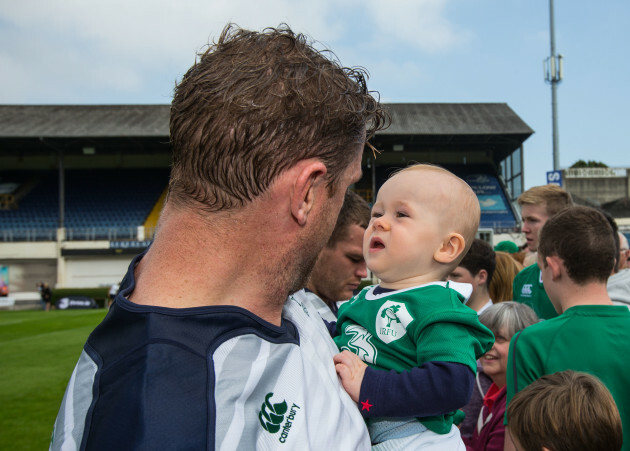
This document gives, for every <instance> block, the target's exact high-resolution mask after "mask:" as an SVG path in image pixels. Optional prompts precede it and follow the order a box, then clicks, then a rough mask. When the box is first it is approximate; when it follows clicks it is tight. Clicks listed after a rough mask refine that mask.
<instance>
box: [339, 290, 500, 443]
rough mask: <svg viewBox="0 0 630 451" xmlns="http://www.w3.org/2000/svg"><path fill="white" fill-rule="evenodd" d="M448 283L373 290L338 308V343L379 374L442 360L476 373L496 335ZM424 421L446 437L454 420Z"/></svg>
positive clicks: (449, 418) (450, 415)
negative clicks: (479, 360) (390, 290)
mask: <svg viewBox="0 0 630 451" xmlns="http://www.w3.org/2000/svg"><path fill="white" fill-rule="evenodd" d="M449 284H452V282H448V283H447V282H436V283H433V284H428V285H423V286H420V287H414V288H409V289H406V290H399V291H392V292H386V293H381V294H378V295H375V294H374V288H375V287H374V286H371V287H366V288H364V289H363V290H362V291H361V292H360V293H359V294H358V295H356V296H355V297H353V298H352V299H351V300H350V301H349V302H346V303H345V304H343V305H342V306H341V307H340V308H339V314H338V320H337V331H338V332H339V335H338V336H337V337H335V343H336V344H337V346H338V347H339V349H340V350H349V351H351V352H352V353H354V354H356V355H358V356H359V357H360V358H361V359H362V360H363V361H364V362H366V363H367V364H368V365H370V366H371V367H373V368H376V369H381V370H396V371H398V372H402V371H408V370H410V369H412V368H414V367H419V366H421V365H422V364H423V363H426V362H430V361H439V362H455V363H461V364H464V365H467V366H468V367H469V368H470V370H471V371H472V372H473V373H475V372H476V369H477V364H476V361H477V359H478V358H479V357H481V356H482V355H483V354H484V353H486V352H487V351H488V350H490V348H491V347H492V344H493V343H494V335H493V334H492V332H490V330H489V329H487V328H486V327H485V326H483V325H482V324H481V323H480V322H479V319H478V316H477V313H476V312H475V311H474V310H472V309H471V308H469V307H466V306H465V305H464V304H463V297H462V296H461V295H460V294H459V293H457V291H455V290H453V289H451V288H449V287H448V285H449ZM420 421H421V422H422V423H423V424H424V425H425V426H426V427H427V428H429V429H431V430H432V431H434V432H437V433H440V434H444V433H446V432H448V431H449V430H450V428H451V425H452V423H453V415H452V413H451V414H448V415H442V416H438V417H426V418H420Z"/></svg>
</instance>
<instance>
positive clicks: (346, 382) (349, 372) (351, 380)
mask: <svg viewBox="0 0 630 451" xmlns="http://www.w3.org/2000/svg"><path fill="white" fill-rule="evenodd" d="M334 361H335V370H337V374H338V375H339V377H340V378H341V384H342V385H343V388H345V390H346V392H348V394H349V395H350V397H351V398H352V400H353V401H354V402H359V395H360V393H361V382H363V375H364V374H365V368H367V365H366V364H365V362H363V360H361V359H360V358H359V357H357V356H356V355H355V354H353V353H351V352H350V351H341V353H340V354H337V355H336V356H335V357H334Z"/></svg>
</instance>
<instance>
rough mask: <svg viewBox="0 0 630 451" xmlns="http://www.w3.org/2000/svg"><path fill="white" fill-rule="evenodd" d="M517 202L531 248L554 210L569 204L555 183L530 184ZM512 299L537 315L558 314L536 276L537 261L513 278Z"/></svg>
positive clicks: (556, 211)
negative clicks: (529, 308) (531, 186)
mask: <svg viewBox="0 0 630 451" xmlns="http://www.w3.org/2000/svg"><path fill="white" fill-rule="evenodd" d="M517 202H518V204H519V205H520V206H521V218H522V220H523V226H522V228H521V230H522V232H523V234H525V239H526V240H527V248H528V249H529V250H530V251H531V252H536V251H537V250H538V234H539V232H540V229H542V227H543V226H544V225H545V223H546V222H547V220H548V219H549V218H551V217H552V216H553V215H555V214H556V213H558V212H560V211H562V210H564V209H565V208H567V207H570V206H572V205H573V199H572V198H571V195H570V194H569V193H568V192H566V191H565V190H563V189H562V188H560V187H559V186H557V185H542V186H534V187H533V188H530V189H528V190H527V191H525V192H524V193H523V194H521V195H520V196H519V197H518V200H517ZM512 291H513V293H514V300H515V301H516V302H521V303H523V304H527V305H529V306H530V307H531V308H532V309H534V311H535V312H536V314H537V315H538V317H539V318H541V319H549V318H554V317H556V316H558V314H557V313H556V311H555V309H554V308H553V305H552V304H551V301H549V296H547V293H546V292H545V287H544V286H543V283H542V278H541V276H540V269H539V268H538V265H537V264H536V263H534V264H533V265H530V266H527V267H526V268H525V269H523V270H522V271H521V272H520V273H518V274H517V275H516V277H515V278H514V284H513V290H512Z"/></svg>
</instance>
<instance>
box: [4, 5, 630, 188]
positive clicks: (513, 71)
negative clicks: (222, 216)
mask: <svg viewBox="0 0 630 451" xmlns="http://www.w3.org/2000/svg"><path fill="white" fill-rule="evenodd" d="M227 22H235V23H237V24H239V25H241V26H243V27H246V28H253V29H261V28H264V27H266V26H275V25H278V24H279V23H281V22H286V23H288V24H289V25H290V26H291V27H292V28H293V29H294V30H295V31H300V32H305V33H307V34H308V35H310V36H311V37H313V38H314V39H316V40H317V41H319V42H321V43H322V44H323V45H324V46H326V47H328V48H330V49H332V50H333V51H334V52H335V53H336V54H337V56H338V57H339V59H340V60H341V62H342V63H343V64H344V65H346V66H363V67H365V68H367V69H368V71H369V72H370V74H371V77H370V81H369V87H370V89H372V90H377V91H379V92H380V94H381V99H382V100H383V101H385V102H505V103H507V104H508V105H509V106H510V107H511V108H512V109H513V110H514V111H515V112H516V113H517V114H518V115H519V116H520V117H521V118H522V119H523V120H524V121H525V122H526V123H527V124H528V125H529V126H530V127H531V128H532V129H534V130H535V132H536V133H535V134H534V135H533V136H532V137H530V138H529V139H528V140H527V141H525V144H524V146H525V188H529V187H531V186H534V185H540V184H544V183H545V172H546V171H548V170H551V169H552V166H553V160H552V151H551V149H552V134H551V133H552V132H551V89H550V87H549V85H548V84H546V83H545V82H544V79H543V64H542V62H543V60H544V59H545V58H546V57H547V56H549V52H550V48H549V3H548V0H389V1H387V2H383V1H377V0H336V1H332V0H320V1H317V0H311V1H303V0H269V1H267V0H258V1H255V0H205V1H202V0H133V1H129V0H101V1H93V0H25V1H20V2H18V1H14V0H0V42H2V43H3V45H2V46H0V82H1V86H2V89H0V103H1V104H116V103H121V104H144V103H151V104H153V103H158V104H159V103H163V104H166V103H169V102H170V100H171V95H172V91H173V86H174V84H175V82H176V80H178V79H179V78H180V77H181V76H182V74H183V73H184V72H185V71H186V69H187V68H188V67H189V66H190V65H191V64H192V62H193V61H194V58H195V53H196V52H197V51H198V50H200V49H202V47H203V45H204V44H206V43H207V42H208V41H209V40H211V39H212V38H214V37H216V36H217V35H218V34H219V33H220V31H221V29H222V28H223V26H224V25H225V24H226V23H227ZM628 23H630V2H628V1H627V0H606V1H604V2H594V1H592V0H589V1H586V0H571V1H569V0H555V28H556V51H557V53H561V54H562V55H563V57H564V63H565V64H564V76H565V78H564V80H563V82H562V83H561V84H560V85H559V88H558V121H559V149H560V166H561V167H562V168H565V167H568V166H570V165H571V164H573V163H574V162H575V161H577V160H578V159H584V160H598V161H603V162H604V163H606V164H608V165H609V166H611V167H630V152H629V151H628V143H627V142H628V140H627V138H626V130H627V128H626V127H627V123H628V116H627V111H628V107H629V106H630V87H629V86H628V85H629V83H630V64H629V63H628V57H629V56H630V55H629V53H630V52H629V51H628V45H629V39H628V38H629V36H630V31H628V25H627V24H628Z"/></svg>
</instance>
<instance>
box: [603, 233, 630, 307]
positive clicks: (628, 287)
mask: <svg viewBox="0 0 630 451" xmlns="http://www.w3.org/2000/svg"><path fill="white" fill-rule="evenodd" d="M617 236H618V237H619V257H618V258H617V264H616V265H615V270H614V271H613V274H611V275H610V277H609V278H608V282H607V289H608V295H609V296H610V299H612V301H613V302H614V303H615V304H617V305H626V306H628V307H630V268H628V255H630V253H629V251H628V239H627V238H626V237H625V235H624V234H623V233H621V232H617Z"/></svg>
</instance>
